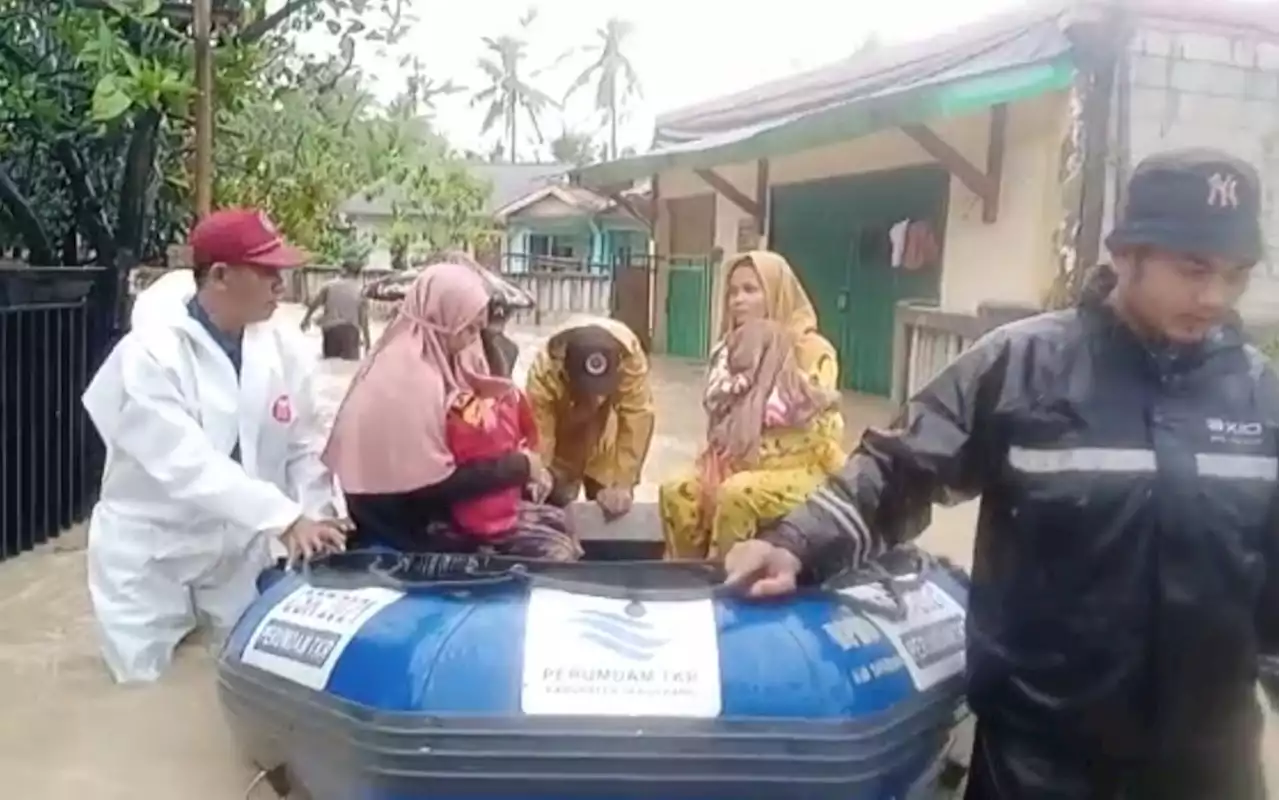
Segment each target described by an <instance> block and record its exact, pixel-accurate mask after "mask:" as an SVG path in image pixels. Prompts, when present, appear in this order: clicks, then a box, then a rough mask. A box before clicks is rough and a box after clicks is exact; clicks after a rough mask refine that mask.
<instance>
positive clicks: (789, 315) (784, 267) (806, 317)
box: [720, 250, 818, 341]
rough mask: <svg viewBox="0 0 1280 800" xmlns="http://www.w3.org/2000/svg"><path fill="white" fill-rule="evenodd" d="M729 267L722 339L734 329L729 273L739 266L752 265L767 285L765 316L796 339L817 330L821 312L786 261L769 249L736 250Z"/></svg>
mask: <svg viewBox="0 0 1280 800" xmlns="http://www.w3.org/2000/svg"><path fill="white" fill-rule="evenodd" d="M723 263H724V265H725V267H726V273H725V278H726V280H725V291H724V293H723V296H722V297H721V298H720V339H721V340H722V341H723V340H724V339H725V338H726V337H727V336H728V335H729V333H730V332H731V331H732V330H733V322H732V319H731V315H730V314H729V291H728V284H729V282H728V276H729V275H731V274H732V273H733V271H734V270H735V269H737V268H738V267H740V266H746V265H750V266H752V267H754V268H755V271H756V275H758V276H759V277H760V285H761V286H762V287H763V288H764V299H765V311H766V316H767V317H768V318H769V319H770V320H772V321H774V322H776V323H778V324H780V325H782V326H784V327H786V328H787V329H788V330H790V331H791V333H792V335H793V336H794V337H795V338H796V340H800V339H802V338H804V337H805V336H807V335H808V334H811V333H814V332H816V331H817V330H818V314H817V312H815V311H814V310H813V303H811V302H809V295H808V293H806V292H805V290H804V286H803V285H801V283H800V279H799V278H797V277H796V273H795V271H794V270H793V269H791V265H790V264H789V263H787V260H786V259H785V258H783V257H782V256H780V255H778V254H777V253H774V252H771V251H769V250H750V251H748V252H745V253H735V254H733V255H731V256H728V257H727V258H725V260H724V262H723Z"/></svg>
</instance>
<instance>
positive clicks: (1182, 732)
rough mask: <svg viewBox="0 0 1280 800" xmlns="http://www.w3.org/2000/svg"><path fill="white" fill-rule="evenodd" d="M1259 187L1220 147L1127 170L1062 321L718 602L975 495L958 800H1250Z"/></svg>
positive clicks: (1271, 471) (945, 400) (1272, 579)
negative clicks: (961, 794) (1106, 258)
mask: <svg viewBox="0 0 1280 800" xmlns="http://www.w3.org/2000/svg"><path fill="white" fill-rule="evenodd" d="M1259 194H1260V190H1259V180H1258V174H1257V173H1256V172H1255V171H1254V170H1253V168H1251V167H1250V166H1249V165H1247V164H1245V163H1244V162H1242V161H1240V160H1238V159H1235V158H1232V157H1230V156H1228V155H1226V154H1223V153H1218V152H1214V151H1205V150H1195V151H1182V152H1173V153H1166V154H1162V155H1157V156H1152V157H1151V158H1148V159H1147V160H1145V161H1143V162H1142V163H1141V164H1139V165H1138V167H1137V168H1136V169H1135V170H1134V174H1133V177H1132V179H1131V180H1130V183H1129V191H1128V195H1127V197H1128V201H1127V207H1126V209H1125V212H1124V214H1123V217H1122V219H1121V220H1120V222H1119V224H1118V225H1117V226H1116V228H1115V230H1113V231H1112V232H1111V234H1110V236H1109V237H1108V238H1107V246H1108V248H1109V249H1110V251H1111V255H1112V257H1113V262H1112V265H1111V266H1110V267H1107V268H1104V269H1101V270H1099V271H1098V272H1097V274H1096V276H1095V280H1094V282H1093V283H1092V285H1091V286H1089V287H1088V291H1086V292H1085V296H1084V297H1083V299H1082V302H1081V304H1080V306H1079V307H1078V308H1076V309H1073V310H1070V311H1059V312H1054V313H1049V314H1042V315H1040V316H1037V317H1033V318H1031V319H1027V320H1022V321H1020V322H1015V323H1013V324H1011V325H1006V326H1004V327H1002V328H999V329H997V330H995V331H993V332H991V333H989V334H987V335H986V336H985V337H983V338H982V339H981V340H979V341H978V342H977V343H976V344H975V345H974V346H973V347H972V348H970V349H969V350H968V351H967V352H965V353H964V354H963V355H961V356H960V357H959V358H958V359H956V360H955V361H953V362H952V363H951V364H950V365H948V366H947V367H946V368H945V369H943V370H942V372H941V373H940V374H939V375H938V376H937V377H936V378H934V379H933V380H932V381H931V382H930V383H929V385H928V386H926V387H925V388H924V389H923V390H922V391H921V392H920V393H919V394H917V395H916V396H915V397H913V398H912V399H911V401H910V402H909V403H908V404H907V407H906V409H905V411H904V414H903V416H902V417H901V418H900V419H899V420H898V422H897V424H895V425H894V426H893V427H892V428H891V429H889V430H875V429H871V430H868V431H867V432H866V434H865V435H864V436H863V439H862V443H861V445H860V446H859V447H858V449H857V450H856V451H855V452H854V453H853V455H852V456H851V457H850V458H849V461H848V463H847V464H846V465H845V467H844V469H843V471H842V472H840V473H839V474H837V475H835V476H833V477H832V478H831V479H829V480H828V481H827V482H826V484H825V485H824V486H822V487H821V488H819V489H818V490H817V491H816V492H814V494H813V495H812V496H811V497H810V498H809V500H808V501H807V502H806V503H805V504H804V505H802V506H800V507H799V508H797V509H796V510H795V511H793V512H792V513H791V514H789V515H788V516H786V517H785V518H784V519H783V520H782V522H781V523H780V524H778V525H777V527H776V528H773V529H772V530H769V531H766V532H765V533H763V534H762V535H761V537H760V538H757V539H754V540H752V541H749V542H744V543H742V544H740V545H738V546H737V547H735V548H734V549H733V550H732V551H731V552H730V553H729V555H728V558H727V559H726V565H725V566H726V570H727V572H728V574H729V577H728V580H729V582H730V583H731V584H735V585H738V586H740V587H742V588H744V589H745V590H747V591H749V593H750V594H752V595H755V596H766V595H777V594H782V593H786V592H789V591H791V590H793V589H794V588H795V586H796V583H797V581H801V580H803V581H807V582H816V581H821V580H823V579H824V578H827V577H830V576H832V575H834V574H836V573H839V572H841V571H843V570H845V569H848V568H849V567H851V566H858V565H860V564H862V563H864V562H866V561H867V560H869V559H872V558H875V557H876V556H877V555H878V554H880V553H882V552H883V551H884V550H885V549H886V548H888V547H892V546H894V545H896V544H898V543H901V542H904V541H906V540H907V539H910V538H912V537H914V536H915V535H916V534H918V533H919V532H920V531H921V530H922V529H923V527H924V526H925V524H927V522H928V518H929V511H930V507H931V504H932V503H935V502H948V501H950V502H954V501H956V500H958V499H961V498H966V497H974V496H976V495H982V508H981V511H980V513H979V523H978V531H977V541H976V543H975V553H974V567H973V586H972V589H971V591H970V595H969V617H968V644H967V667H968V681H969V704H970V706H971V707H972V708H973V710H974V712H975V714H976V715H977V718H978V727H977V734H976V737H975V742H974V752H973V760H972V767H971V770H970V776H969V786H968V793H967V798H968V799H969V800H989V798H1008V799H1009V800H1042V799H1044V800H1048V799H1049V798H1053V799H1054V800H1075V799H1076V798H1078V799H1079V800H1103V799H1106V800H1119V799H1120V798H1128V799H1132V800H1262V798H1264V797H1265V796H1266V787H1265V782H1264V780H1263V774H1262V770H1261V767H1260V765H1259V763H1258V750H1259V737H1260V735H1261V731H1262V719H1261V714H1260V713H1259V709H1258V706H1257V701H1256V695H1255V685H1256V682H1257V681H1258V679H1259V677H1260V674H1261V671H1260V668H1259V664H1260V657H1263V658H1269V659H1270V660H1271V662H1272V663H1274V659H1275V656H1276V638H1277V608H1278V607H1280V592H1277V584H1276V555H1277V553H1276V550H1277V532H1276V531H1277V521H1276V455H1277V422H1276V418H1277V411H1276V406H1277V382H1276V374H1275V372H1274V371H1273V370H1272V368H1271V367H1270V366H1269V365H1268V364H1267V362H1266V360H1265V358H1264V357H1263V356H1262V354H1261V353H1259V352H1258V351H1257V350H1255V349H1254V348H1252V347H1249V346H1247V345H1245V344H1244V343H1243V342H1242V340H1241V334H1240V331H1239V330H1238V329H1237V328H1236V326H1234V325H1233V324H1232V322H1231V313H1230V312H1231V307H1232V306H1233V305H1234V304H1235V302H1236V300H1237V299H1238V298H1239V297H1240V294H1241V293H1242V292H1243V291H1244V289H1245V286H1246V284H1247V283H1248V281H1249V273H1250V271H1251V269H1252V268H1253V266H1254V264H1256V263H1257V262H1258V261H1259V260H1261V259H1262V256H1263V237H1262V229H1261V226H1260V225H1259V221H1258V212H1259ZM922 655H923V656H924V657H926V658H927V657H929V655H930V654H929V653H928V652H926V653H923V654H922ZM1270 681H1271V682H1270V684H1269V686H1268V687H1267V688H1268V691H1269V692H1270V693H1271V694H1272V702H1273V704H1274V691H1275V684H1274V674H1272V675H1271V677H1270Z"/></svg>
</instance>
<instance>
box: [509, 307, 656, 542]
mask: <svg viewBox="0 0 1280 800" xmlns="http://www.w3.org/2000/svg"><path fill="white" fill-rule="evenodd" d="M527 388H528V394H529V401H530V403H531V405H532V406H533V411H534V419H535V420H536V421H537V427H538V438H539V442H538V445H539V451H540V454H541V456H542V460H543V463H545V464H547V465H548V466H549V468H550V471H551V476H552V478H553V483H552V485H551V486H550V487H546V489H547V491H548V495H547V501H548V502H550V503H552V504H554V505H560V506H564V505H568V504H569V503H570V502H572V501H574V500H575V499H577V497H578V494H579V492H585V494H586V496H587V499H588V500H594V501H596V502H597V503H599V505H600V508H601V510H602V511H603V512H604V513H605V516H606V517H609V518H615V517H619V516H621V515H623V514H625V513H627V512H628V511H629V510H631V503H632V500H633V497H634V492H635V487H636V484H638V483H639V482H640V472H641V470H642V469H643V467H644V461H645V457H646V456H648V454H649V443H650V442H651V441H652V439H653V393H652V391H651V390H650V387H649V360H648V358H647V357H646V356H645V353H644V349H643V348H642V347H641V346H640V340H639V338H637V337H636V335H635V333H634V332H632V330H631V329H630V328H628V327H627V326H626V325H624V324H623V323H621V322H618V321H617V320H613V319H607V318H603V317H586V318H579V319H575V320H573V321H571V322H569V323H567V324H566V325H564V326H562V327H561V328H560V329H559V330H557V331H556V333H555V334H553V335H552V337H551V338H550V339H549V340H548V341H547V344H546V346H545V347H543V349H542V351H541V352H540V353H538V355H537V357H536V358H535V359H534V362H533V365H532V366H531V367H530V369H529V379H528V384H527Z"/></svg>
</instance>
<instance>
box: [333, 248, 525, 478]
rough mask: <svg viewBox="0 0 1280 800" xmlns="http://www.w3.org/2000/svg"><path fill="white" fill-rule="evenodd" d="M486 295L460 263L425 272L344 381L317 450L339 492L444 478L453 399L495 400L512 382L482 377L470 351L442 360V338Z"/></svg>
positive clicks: (450, 465) (479, 310) (449, 463)
mask: <svg viewBox="0 0 1280 800" xmlns="http://www.w3.org/2000/svg"><path fill="white" fill-rule="evenodd" d="M488 303H489V292H488V290H487V289H486V287H485V283H484V280H483V279H482V278H481V277H480V276H479V275H477V274H476V272H475V270H473V269H471V268H470V267H468V266H464V265H461V264H435V265H433V266H430V267H427V268H426V269H425V270H423V271H422V273H421V274H420V275H419V276H418V278H417V279H416V280H415V281H414V282H413V284H412V285H410V287H409V289H408V292H407V293H406V295H405V298H404V302H403V303H401V304H400V310H399V314H398V315H397V316H396V318H395V320H393V321H392V323H391V324H390V325H389V326H387V329H386V331H385V332H384V333H383V334H382V338H380V339H379V340H378V343H377V345H376V346H375V347H374V348H373V350H372V351H371V352H370V353H369V355H367V356H365V359H364V363H362V364H361V365H360V369H359V370H358V371H357V372H356V375H355V378H354V379H353V380H352V381H351V388H350V389H348V390H347V395H346V397H345V398H344V399H343V401H342V405H341V406H340V407H339V409H338V415H337V418H336V419H335V420H334V423H333V432H332V433H331V434H330V436H329V443H328V445H327V446H326V447H325V451H324V456H323V460H324V463H325V464H326V465H327V466H328V467H329V468H330V469H331V470H333V473H334V474H335V475H336V476H337V477H338V481H339V483H341V484H342V488H343V490H344V491H347V492H353V493H356V494H394V493H399V492H407V491H412V490H414V489H420V488H422V487H424V486H431V485H434V484H436V483H439V482H440V481H442V480H444V479H445V478H447V477H449V475H451V474H452V473H453V470H454V461H453V456H452V455H451V454H450V452H449V449H448V447H447V445H446V442H445V417H446V413H447V411H448V408H449V406H450V404H451V403H452V402H453V400H454V398H456V397H457V395H458V393H459V392H474V393H476V394H483V395H496V394H501V393H502V392H504V391H508V390H510V389H511V387H512V384H511V383H510V382H509V381H506V380H503V379H501V378H496V377H491V376H489V375H487V374H485V372H486V370H485V364H484V356H483V353H482V352H481V350H480V348H479V343H476V344H475V345H472V346H471V347H469V348H467V349H466V350H464V351H463V352H461V353H459V354H457V355H451V354H450V353H449V352H448V348H447V346H446V341H445V339H446V337H447V336H448V335H449V334H452V333H456V332H458V331H460V330H462V329H463V328H465V327H466V326H467V325H469V324H471V323H472V322H474V321H475V320H476V319H477V318H479V317H480V315H481V314H483V313H484V312H485V309H486V308H487V306H488Z"/></svg>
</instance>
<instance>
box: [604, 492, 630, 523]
mask: <svg viewBox="0 0 1280 800" xmlns="http://www.w3.org/2000/svg"><path fill="white" fill-rule="evenodd" d="M596 503H597V504H598V505H599V506H600V510H601V511H603V512H604V518H605V519H607V520H615V519H617V518H618V517H621V516H623V515H624V514H626V513H627V512H628V511H630V510H631V503H632V495H631V489H629V488H625V487H622V486H611V487H609V488H607V489H601V490H600V493H599V494H597V495H596Z"/></svg>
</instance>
